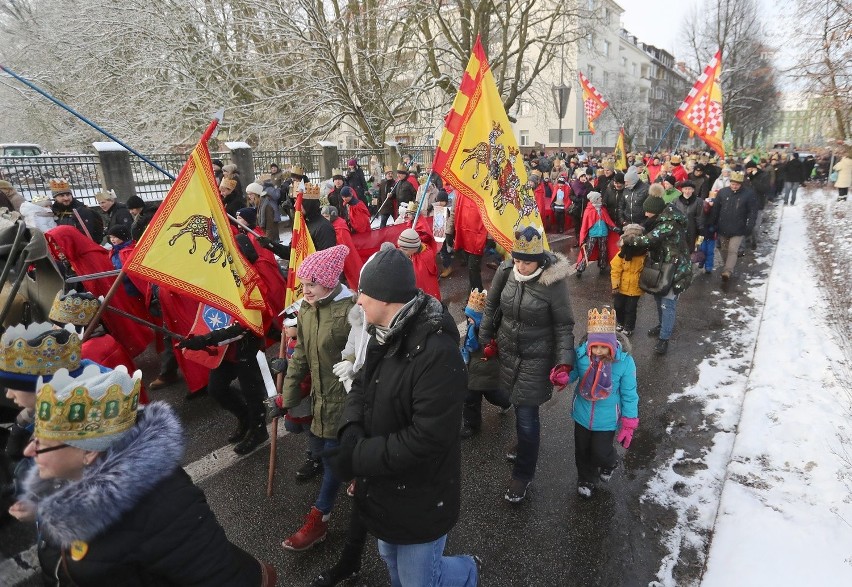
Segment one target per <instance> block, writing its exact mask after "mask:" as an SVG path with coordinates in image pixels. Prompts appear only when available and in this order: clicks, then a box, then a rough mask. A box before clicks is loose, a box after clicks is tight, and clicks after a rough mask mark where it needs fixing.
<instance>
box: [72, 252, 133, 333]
mask: <svg viewBox="0 0 852 587" xmlns="http://www.w3.org/2000/svg"><path fill="white" fill-rule="evenodd" d="M125 274H126V271H125V269H124V267H122V268H121V271H120V272H119V274H118V277H116V278H115V282H113V284H112V286H111V287H110V288H109V291H108V292H107V294H106V295H105V296H104V299H103V301H102V302H101V305H100V306H98V311H97V312H95V315H94V317H93V318H92V321H91V322H89V325H88V326H86V330H85V331H84V332H83V338H82V339H81V342H86V341H87V340H89V339H90V338H91V337H92V334H93V333H94V332H95V328H97V327H98V324H100V321H101V316H103V313H104V311H105V310H106V307H107V305H108V304H109V302H110V300H112V297H113V296H114V295H115V292H117V291H118V288H119V286H121V281H122V280H123V279H124V276H125Z"/></svg>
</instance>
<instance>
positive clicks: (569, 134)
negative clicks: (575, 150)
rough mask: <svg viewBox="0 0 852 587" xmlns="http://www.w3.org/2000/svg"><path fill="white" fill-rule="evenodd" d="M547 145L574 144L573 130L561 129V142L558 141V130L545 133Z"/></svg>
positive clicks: (554, 129)
mask: <svg viewBox="0 0 852 587" xmlns="http://www.w3.org/2000/svg"><path fill="white" fill-rule="evenodd" d="M547 138H548V141H547V142H548V143H554V144H556V143H559V142H561V143H562V144H563V145H565V144H568V143H573V142H574V129H573V128H563V129H562V141H560V140H559V129H558V128H551V129H549V131H548V133H547Z"/></svg>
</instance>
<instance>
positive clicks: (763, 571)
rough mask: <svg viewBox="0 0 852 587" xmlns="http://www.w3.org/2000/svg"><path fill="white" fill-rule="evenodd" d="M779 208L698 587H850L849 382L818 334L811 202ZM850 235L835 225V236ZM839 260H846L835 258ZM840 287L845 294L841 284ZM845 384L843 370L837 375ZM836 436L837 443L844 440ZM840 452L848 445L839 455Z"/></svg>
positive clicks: (830, 342) (827, 340) (819, 292)
mask: <svg viewBox="0 0 852 587" xmlns="http://www.w3.org/2000/svg"><path fill="white" fill-rule="evenodd" d="M827 197H829V194H827V193H826V194H823V192H822V191H821V190H816V191H813V192H809V193H806V194H804V197H803V198H802V200H803V201H802V202H800V203H798V205H796V206H795V207H793V206H790V207H785V208H784V209H783V216H782V217H781V218H780V223H781V232H780V237H779V240H778V243H777V252H776V255H775V258H774V262H773V266H772V269H771V273H770V277H769V280H768V285H767V288H768V291H767V296H766V305H765V307H764V311H763V316H762V319H761V323H760V327H759V331H758V338H757V345H756V349H755V354H754V360H753V363H752V367H751V372H750V374H749V376H748V384H747V387H746V395H745V399H744V401H743V406H742V413H741V417H740V421H739V425H738V428H737V433H736V439H735V440H734V445H733V452H732V456H731V460H730V463H729V464H728V466H727V471H726V475H725V479H724V485H723V489H722V496H721V502H720V505H719V510H718V514H717V517H716V522H715V526H714V528H713V536H712V543H711V547H710V553H709V556H708V560H707V564H706V571H705V574H704V578H703V582H702V585H704V586H705V587H715V586H726V587H727V586H730V585H772V586H773V587H779V586H785V585H791V586H792V585H796V586H800V585H852V464H850V463H849V462H844V461H843V458H842V457H843V456H844V454H845V457H846V458H847V459H848V458H849V457H850V456H852V452H847V453H844V450H849V449H848V448H846V449H844V447H843V446H842V440H841V438H840V437H842V436H846V438H847V441H848V435H849V433H850V415H852V397H850V395H849V392H848V390H849V384H850V382H849V381H848V380H847V381H844V382H841V383H843V384H844V385H840V384H839V382H838V379H837V376H836V373H837V370H836V369H834V370H833V369H832V368H831V367H832V363H833V364H834V365H835V366H836V365H837V364H838V363H839V362H841V361H844V358H843V352H842V350H841V349H840V348H839V347H838V345H837V343H836V339H835V338H833V333H832V332H831V331H830V330H829V329H828V327H827V326H826V321H825V318H826V315H825V314H826V311H827V310H826V306H825V304H824V303H823V300H824V297H823V296H825V295H826V293H827V291H828V290H827V289H826V288H825V287H824V286H822V285H821V284H820V283H819V281H818V276H817V274H816V272H815V271H814V268H813V261H814V257H815V255H816V254H817V253H818V252H819V253H821V254H832V253H831V252H828V251H827V250H826V249H825V247H824V246H822V245H824V243H822V244H820V243H816V242H814V240H815V239H814V238H813V235H812V234H809V231H808V225H807V220H806V218H805V213H806V206H807V202H808V201H809V200H812V201H822V200H823V199H824V198H827ZM849 228H852V222H850V221H849V219H842V218H841V219H840V220H839V225H838V227H837V228H836V230H839V231H844V230H845V231H847V232H848V230H849ZM833 254H835V255H837V257H836V259H835V260H836V261H837V262H840V263H849V262H850V258H849V257H848V256H844V255H843V254H842V253H838V252H837V251H835V252H834V253H833ZM847 286H848V284H847ZM845 371H846V372H847V373H848V369H845ZM844 431H845V432H844ZM847 447H848V445H847Z"/></svg>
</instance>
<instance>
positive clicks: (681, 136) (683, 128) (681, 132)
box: [674, 126, 686, 151]
mask: <svg viewBox="0 0 852 587" xmlns="http://www.w3.org/2000/svg"><path fill="white" fill-rule="evenodd" d="M685 130H686V127H685V126H681V127H680V134H679V135H678V136H677V143H675V148H674V150H675V151H677V148H678V147H679V146H680V140H681V139H682V138H683V131H685Z"/></svg>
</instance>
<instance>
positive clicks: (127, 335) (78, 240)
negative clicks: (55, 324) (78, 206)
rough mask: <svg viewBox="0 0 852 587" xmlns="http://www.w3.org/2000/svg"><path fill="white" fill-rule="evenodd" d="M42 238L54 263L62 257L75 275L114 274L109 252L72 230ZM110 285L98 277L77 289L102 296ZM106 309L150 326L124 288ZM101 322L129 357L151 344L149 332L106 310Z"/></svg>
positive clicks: (142, 305) (138, 301) (63, 229)
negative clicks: (111, 308)
mask: <svg viewBox="0 0 852 587" xmlns="http://www.w3.org/2000/svg"><path fill="white" fill-rule="evenodd" d="M44 236H45V238H46V239H47V244H48V246H49V248H50V252H51V254H52V255H53V257H54V259H59V258H60V257H61V256H64V257H65V258H66V259H67V260H68V262H69V263H70V265H71V268H72V269H73V270H74V272H75V273H76V274H77V275H88V274H90V273H100V272H103V271H114V270H115V267H113V265H112V261H111V260H110V257H109V251H107V250H106V249H104V248H103V247H101V246H100V245H97V244H95V243H93V242H92V240H91V239H90V238H88V237H87V236H86V235H84V234H82V233H81V232H80V231H78V230H77V229H76V228H74V227H73V226H57V227H56V228H53V229H51V230H48V231H47V232H46V233H44ZM114 282H115V277H102V278H100V279H92V280H89V281H85V282H83V283H82V284H80V285H78V288H79V287H84V288H85V289H86V291H88V292H90V293H92V294H94V295H95V296H105V295H106V294H107V292H108V291H109V289H110V287H111V286H112V284H113V283H114ZM110 305H111V306H114V307H115V308H118V309H119V310H123V311H124V312H127V313H128V314H133V315H134V316H139V317H140V318H142V319H143V320H147V321H148V322H151V317H150V315H149V314H148V310H147V307H146V306H145V302H144V300H143V299H142V298H141V297H137V296H131V295H130V294H128V293H127V291H126V290H125V288H124V287H118V288H117V289H116V290H115V295H113V297H112V300H110ZM101 320H102V322H103V324H104V326H105V327H106V329H107V330H109V331H110V332H112V333H114V334H116V335H119V336H120V340H121V344H122V345H124V347H125V348H126V349H127V351H128V352H129V354H130V356H131V357H135V356H137V355H139V354H141V353H142V351H144V350H145V349H146V348H147V347H148V345H149V344H150V343H151V341H153V340H154V333H153V332H152V331H151V329H150V328H147V327H145V326H143V325H141V324H139V323H137V322H134V321H132V320H129V319H128V318H124V317H122V316H119V315H118V314H115V313H113V312H110V311H108V310H107V311H105V312H104V313H103V314H102V316H101Z"/></svg>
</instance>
